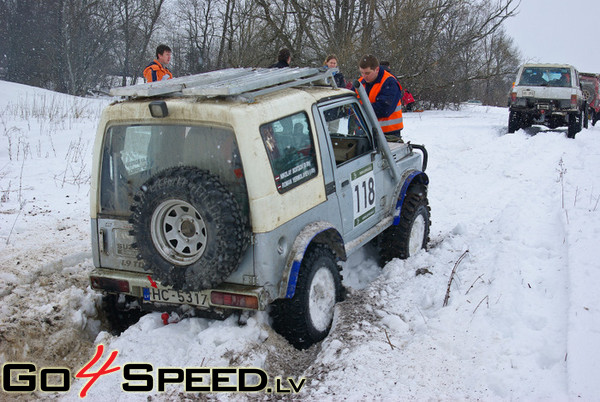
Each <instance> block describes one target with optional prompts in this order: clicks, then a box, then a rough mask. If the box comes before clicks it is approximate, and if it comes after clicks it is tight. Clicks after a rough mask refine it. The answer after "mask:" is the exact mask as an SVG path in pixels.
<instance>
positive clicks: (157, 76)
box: [144, 60, 173, 82]
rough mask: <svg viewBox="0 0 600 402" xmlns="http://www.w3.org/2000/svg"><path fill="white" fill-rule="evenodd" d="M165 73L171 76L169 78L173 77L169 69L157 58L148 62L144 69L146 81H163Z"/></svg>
mask: <svg viewBox="0 0 600 402" xmlns="http://www.w3.org/2000/svg"><path fill="white" fill-rule="evenodd" d="M165 75H168V76H169V78H168V79H171V78H173V74H171V72H170V71H169V69H167V68H166V67H163V66H162V64H160V63H159V62H158V61H157V60H154V61H153V62H152V63H150V64H148V66H146V68H145V69H144V78H145V79H146V82H154V81H162V79H163V77H164V76H165Z"/></svg>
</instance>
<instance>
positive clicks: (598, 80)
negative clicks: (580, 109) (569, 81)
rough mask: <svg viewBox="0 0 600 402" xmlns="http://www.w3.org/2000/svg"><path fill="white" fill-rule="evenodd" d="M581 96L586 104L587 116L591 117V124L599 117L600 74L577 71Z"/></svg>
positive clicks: (594, 123) (593, 124)
mask: <svg viewBox="0 0 600 402" xmlns="http://www.w3.org/2000/svg"><path fill="white" fill-rule="evenodd" d="M579 80H580V81H581V88H582V89H583V97H584V98H585V100H586V102H587V105H588V110H587V112H588V118H590V119H592V126H595V125H596V122H597V121H598V119H600V74H593V73H579Z"/></svg>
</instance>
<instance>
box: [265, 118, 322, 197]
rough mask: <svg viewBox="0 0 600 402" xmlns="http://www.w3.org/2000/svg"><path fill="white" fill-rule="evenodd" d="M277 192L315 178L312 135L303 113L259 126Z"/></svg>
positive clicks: (315, 168)
mask: <svg viewBox="0 0 600 402" xmlns="http://www.w3.org/2000/svg"><path fill="white" fill-rule="evenodd" d="M260 135H261V137H262V140H263V143H264V145H265V149H266V150H267V155H268V156H269V162H270V163H271V170H272V171H273V178H274V179H275V185H276V186H277V191H279V193H285V192H286V191H288V190H291V189H292V188H294V187H296V186H298V185H300V184H302V183H304V182H306V181H308V180H310V179H311V178H313V177H315V176H316V175H317V159H316V153H315V147H314V143H313V136H312V132H311V130H310V124H309V121H308V117H307V115H306V113H304V112H301V113H296V114H294V115H291V116H287V117H284V118H282V119H279V120H275V121H273V122H270V123H266V124H263V125H262V126H260Z"/></svg>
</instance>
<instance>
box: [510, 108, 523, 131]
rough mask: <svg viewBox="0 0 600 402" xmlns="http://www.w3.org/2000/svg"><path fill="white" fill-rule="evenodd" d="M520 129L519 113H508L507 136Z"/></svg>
mask: <svg viewBox="0 0 600 402" xmlns="http://www.w3.org/2000/svg"><path fill="white" fill-rule="evenodd" d="M520 128H521V113H519V112H513V111H512V110H511V111H510V113H509V115H508V132H509V134H512V133H514V132H515V131H518V130H519V129H520Z"/></svg>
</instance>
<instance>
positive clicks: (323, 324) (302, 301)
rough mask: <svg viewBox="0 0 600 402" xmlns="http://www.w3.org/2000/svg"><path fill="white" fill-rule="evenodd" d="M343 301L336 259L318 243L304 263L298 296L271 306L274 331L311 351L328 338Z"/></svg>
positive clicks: (327, 249)
mask: <svg viewBox="0 0 600 402" xmlns="http://www.w3.org/2000/svg"><path fill="white" fill-rule="evenodd" d="M342 298H343V288H342V281H341V276H340V274H339V268H338V265H337V263H336V259H335V256H334V254H333V252H332V251H331V250H330V249H329V248H328V247H326V246H325V245H322V244H317V245H315V246H313V247H311V248H310V249H309V250H308V251H307V252H306V255H305V257H304V259H303V260H302V264H301V265H300V272H299V274H298V281H297V283H296V292H295V294H294V297H292V298H291V299H285V300H278V301H275V302H274V303H273V304H272V305H271V316H272V317H273V328H274V329H275V330H276V331H277V332H279V333H280V334H281V335H283V336H284V337H285V338H286V339H287V340H288V341H289V342H290V343H291V344H292V345H294V346H295V347H296V348H298V349H305V348H308V347H309V346H311V345H312V344H314V343H316V342H319V341H321V340H322V339H324V338H325V337H326V336H327V334H328V333H329V330H330V329H331V324H332V322H333V312H334V306H335V304H336V303H337V302H338V301H341V300H342Z"/></svg>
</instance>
